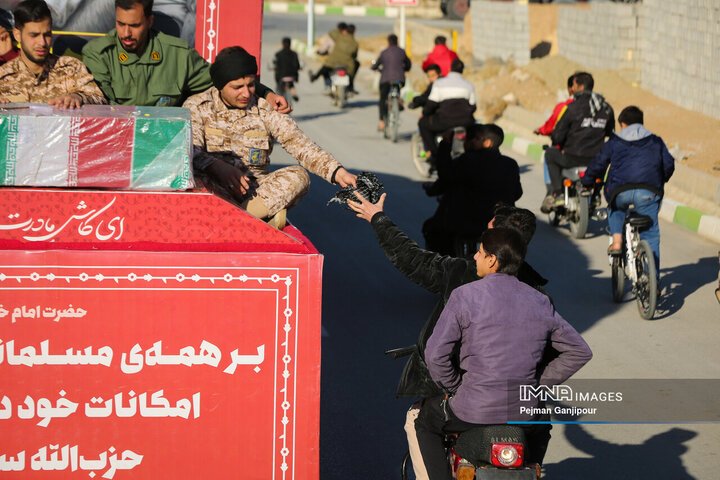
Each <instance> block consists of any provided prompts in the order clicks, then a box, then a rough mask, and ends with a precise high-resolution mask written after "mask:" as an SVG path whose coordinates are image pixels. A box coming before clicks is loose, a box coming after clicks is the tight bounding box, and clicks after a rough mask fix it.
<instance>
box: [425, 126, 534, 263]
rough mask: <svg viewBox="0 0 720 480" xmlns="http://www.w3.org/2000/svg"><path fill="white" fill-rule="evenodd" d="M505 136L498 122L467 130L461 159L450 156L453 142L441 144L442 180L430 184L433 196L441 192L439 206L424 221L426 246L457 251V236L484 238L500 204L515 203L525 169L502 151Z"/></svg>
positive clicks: (438, 159) (439, 162)
mask: <svg viewBox="0 0 720 480" xmlns="http://www.w3.org/2000/svg"><path fill="white" fill-rule="evenodd" d="M503 139H504V133H503V130H502V128H500V127H498V126H497V125H495V124H486V125H480V124H474V125H470V126H469V127H468V129H467V133H466V137H465V153H463V154H462V155H460V156H459V157H457V158H455V159H452V158H451V156H450V153H451V152H450V142H448V141H443V142H442V143H441V144H440V147H439V148H438V158H437V169H438V180H437V181H435V182H434V183H433V184H431V185H428V186H427V188H426V192H427V193H428V195H440V204H439V205H438V208H437V210H436V211H435V214H434V215H433V216H432V217H430V218H429V219H428V220H426V221H425V223H424V224H423V229H422V230H423V236H424V237H425V248H427V249H428V250H433V251H435V252H438V253H442V254H444V255H453V254H454V253H455V248H454V244H455V241H456V240H457V239H458V238H464V237H477V238H479V237H480V235H481V234H482V233H483V232H484V231H485V229H486V227H487V224H488V222H489V221H490V220H491V219H492V218H493V208H494V207H495V205H497V204H498V203H503V204H505V205H515V202H516V201H518V200H519V199H520V197H521V196H522V194H523V190H522V186H521V185H520V169H519V167H518V164H517V162H516V161H515V160H513V159H512V158H510V157H506V156H504V155H502V154H501V153H500V145H502V142H503ZM426 185H427V184H426Z"/></svg>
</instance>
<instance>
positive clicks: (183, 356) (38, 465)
mask: <svg viewBox="0 0 720 480" xmlns="http://www.w3.org/2000/svg"><path fill="white" fill-rule="evenodd" d="M27 192H33V193H34V194H35V200H32V199H30V198H28V197H26V195H27ZM0 196H2V198H3V202H2V205H3V207H2V210H3V211H2V212H0V214H1V215H2V217H0V237H1V239H2V242H3V243H2V244H0V248H4V249H2V250H0V378H2V383H1V384H0V474H1V475H2V476H3V478H9V479H11V478H18V479H27V478H38V479H42V478H62V479H66V478H96V477H98V478H106V479H112V478H117V479H124V478H128V479H137V478H143V479H145V478H173V479H199V478H214V479H231V478H232V479H237V478H242V479H258V480H261V479H262V480H267V479H309V478H318V475H319V465H318V440H319V388H320V382H319V381H320V300H321V283H322V282H321V270H322V257H321V256H320V255H318V254H317V252H316V251H315V250H314V248H313V247H312V245H310V244H309V242H307V240H305V239H304V237H302V235H301V234H300V233H299V232H298V231H297V230H294V229H293V228H292V227H288V228H286V231H289V232H290V233H292V235H293V236H291V235H288V234H287V233H285V232H279V231H277V230H274V229H272V228H270V227H268V226H267V225H265V224H264V223H262V222H260V221H258V220H256V219H253V218H252V217H250V216H248V215H247V214H245V213H244V212H242V211H239V210H237V209H234V207H232V206H230V205H229V204H226V203H225V202H223V201H222V200H219V199H217V198H216V197H213V196H211V195H206V194H197V193H187V194H180V193H178V194H172V193H155V194H149V193H144V194H139V193H133V192H100V191H95V192H93V191H76V190H75V191H63V190H39V189H33V190H30V189H26V190H20V189H17V190H16V189H4V190H0ZM111 200H114V201H113V202H112V203H110V202H111ZM23 202H25V203H23ZM80 202H83V203H84V205H85V208H84V209H79V210H78V205H81V203H80ZM108 204H109V206H108ZM103 208H105V210H103ZM228 209H229V210H228ZM73 210H75V211H77V212H78V213H74V212H72V211H73ZM85 210H94V212H95V213H94V214H93V215H94V218H93V220H91V221H88V220H89V219H90V217H93V215H87V216H86V217H83V218H72V217H73V215H76V216H78V217H80V216H82V215H84V214H85V213H83V212H85ZM195 211H197V212H205V215H204V222H205V223H201V224H200V225H193V224H192V223H191V222H194V221H195V220H196V219H197V218H198V217H199V216H200V214H199V213H197V214H196V213H193V212H195ZM211 211H217V213H218V214H219V215H218V216H214V215H208V212H211ZM98 212H99V213H98ZM183 212H184V213H185V214H186V215H182V213H183ZM230 212H232V213H234V215H231V214H230ZM16 213H17V214H18V216H17V217H16ZM68 213H71V214H70V215H68ZM143 213H144V214H145V215H144V216H143ZM8 217H12V218H8ZM30 218H32V219H33V222H31V223H28V225H30V226H31V228H29V229H27V230H25V231H23V228H25V227H23V228H19V227H17V225H19V224H21V223H22V222H27V221H29V220H30ZM223 218H224V219H226V220H227V222H226V223H227V225H226V226H227V227H228V228H227V229H226V230H224V231H225V237H224V238H221V237H220V235H218V234H216V232H220V231H223V228H222V227H223V224H222V223H218V222H219V220H220V219H223ZM39 219H43V221H42V222H39V221H38V220H39ZM113 219H115V220H113ZM181 219H182V220H181ZM230 220H234V221H235V223H233V222H232V221H230ZM183 222H184V223H183ZM65 223H67V225H66V226H65V227H64V229H63V230H62V231H59V233H58V234H57V236H56V237H51V238H44V239H42V240H39V241H38V240H28V239H27V238H25V237H32V236H33V235H39V234H41V233H42V234H44V236H45V237H47V235H50V234H52V233H53V232H58V230H59V229H60V227H61V226H62V225H65ZM243 224H244V225H246V226H247V225H251V226H254V227H255V228H248V229H243V228H242V225H243ZM32 225H35V226H36V227H37V226H41V228H37V231H33V228H35V227H32ZM111 225H112V227H110V226H111ZM183 225H184V227H185V233H184V234H181V235H180V238H175V239H171V238H170V235H168V236H167V238H165V237H163V235H161V234H160V233H159V232H175V233H177V232H180V231H181V230H182V228H183ZM50 226H52V227H53V228H50ZM105 229H110V230H113V234H112V235H110V234H109V233H108V232H109V230H105ZM202 231H204V232H205V235H202V234H201V232H202ZM98 232H103V233H100V235H98ZM240 232H246V234H245V235H242V238H241V234H240ZM91 237H92V238H91ZM88 238H91V240H88ZM55 240H57V242H55ZM170 240H173V241H170ZM179 240H180V241H179ZM199 240H202V241H203V242H201V243H197V242H199ZM232 240H234V241H235V243H233V242H232ZM141 241H144V242H145V243H144V244H143V245H144V246H145V250H142V251H136V250H134V249H133V248H132V245H133V244H134V243H135V242H141ZM58 242H60V244H67V245H72V244H74V245H75V246H76V247H77V245H82V246H84V248H74V249H55V248H53V243H58ZM83 242H85V243H83ZM103 242H106V243H107V245H105V247H107V246H108V245H110V246H113V247H112V248H114V249H107V248H102V247H101V248H99V249H98V248H97V247H98V246H99V245H102V244H103ZM27 244H39V245H41V246H43V248H42V249H28V248H26V245H27ZM198 244H199V245H202V249H198V248H195V251H193V250H192V248H190V246H192V245H196V246H197V245H198ZM263 244H265V245H270V246H271V247H269V248H267V249H266V250H267V251H262V245H263ZM90 245H92V246H90ZM178 245H186V246H188V248H185V249H182V248H180V247H178ZM282 245H285V246H286V247H287V248H284V247H282ZM15 247H17V248H15ZM170 247H172V248H173V249H174V250H172V251H170V250H169V249H170ZM151 249H152V250H154V251H150V250H151ZM303 249H304V251H303V252H302V253H300V252H301V251H302V250H303ZM283 250H286V251H283ZM287 250H289V252H288V251H287ZM293 250H295V251H294V252H293Z"/></svg>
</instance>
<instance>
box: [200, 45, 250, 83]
mask: <svg viewBox="0 0 720 480" xmlns="http://www.w3.org/2000/svg"><path fill="white" fill-rule="evenodd" d="M257 70H258V67H257V61H256V60H255V57H254V56H252V55H250V54H249V53H248V52H247V51H246V50H245V49H244V48H242V47H226V48H223V49H222V50H220V53H218V55H217V57H215V62H214V63H213V64H212V65H211V66H210V77H211V78H212V82H213V85H215V88H217V89H218V90H222V88H223V87H224V86H225V85H226V84H227V83H228V82H232V81H233V80H237V79H238V78H241V77H246V76H248V75H257Z"/></svg>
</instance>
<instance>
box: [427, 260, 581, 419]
mask: <svg viewBox="0 0 720 480" xmlns="http://www.w3.org/2000/svg"><path fill="white" fill-rule="evenodd" d="M548 342H550V344H551V345H552V346H553V347H554V348H555V349H556V350H557V351H558V352H559V355H558V357H557V358H555V359H554V360H552V361H551V362H550V363H549V364H548V365H547V367H546V368H545V370H544V371H543V372H542V374H541V375H540V381H539V383H541V384H543V385H556V384H559V383H562V382H564V381H565V380H567V379H568V378H569V377H570V376H571V375H572V374H574V373H575V372H577V371H578V370H579V369H580V368H581V367H582V366H583V365H585V364H586V363H587V362H588V361H589V360H590V358H592V352H591V351H590V347H588V345H587V343H585V341H584V340H583V339H582V337H581V336H580V334H579V333H578V332H577V331H576V330H575V329H574V328H573V327H572V326H571V325H570V324H569V323H568V322H567V321H566V320H565V319H563V318H562V317H561V316H560V315H559V314H558V313H557V312H556V311H555V309H554V308H553V306H552V304H551V303H550V300H549V299H548V297H547V296H546V295H543V294H542V293H540V292H538V291H537V290H535V289H534V288H532V287H529V286H528V285H526V284H524V283H522V282H521V281H519V280H518V279H517V278H515V277H514V276H511V275H506V274H503V273H492V274H490V275H487V276H486V277H485V278H483V279H481V280H478V281H476V282H472V283H468V284H466V285H463V286H461V287H458V288H456V289H455V290H454V291H453V293H452V295H451V296H450V300H449V301H448V303H447V305H446V306H445V310H443V312H442V314H441V315H440V319H439V320H438V323H437V325H436V326H435V329H434V330H433V334H432V336H431V337H430V339H429V340H428V342H427V347H426V349H425V361H426V362H427V365H428V369H429V370H430V375H431V376H432V378H433V380H435V381H436V382H438V383H439V384H440V385H441V386H442V387H443V388H444V389H445V390H448V391H450V392H453V393H454V395H453V397H452V398H451V399H450V406H451V408H452V410H453V412H454V413H455V415H457V416H458V418H460V419H461V420H464V421H466V422H470V423H478V424H498V423H506V422H507V421H508V420H509V419H511V418H509V416H508V414H509V413H510V414H512V413H514V412H518V411H519V406H520V405H521V404H520V402H519V400H515V399H516V398H517V397H518V395H517V385H518V384H527V385H537V383H538V381H537V376H536V374H537V373H539V372H536V368H537V364H538V362H540V359H541V358H542V356H543V351H544V350H545V346H546V344H547V343H548ZM457 344H459V358H460V371H458V370H457V369H456V368H455V367H454V366H453V364H452V361H451V359H452V357H453V350H454V349H455V347H456V345H457ZM461 372H464V373H461ZM511 385H512V386H511ZM522 405H523V406H537V402H535V401H534V400H533V402H531V404H528V403H527V402H523V403H522ZM513 418H515V417H513Z"/></svg>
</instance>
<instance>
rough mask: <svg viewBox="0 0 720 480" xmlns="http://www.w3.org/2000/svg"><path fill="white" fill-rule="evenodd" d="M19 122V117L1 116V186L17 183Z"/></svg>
mask: <svg viewBox="0 0 720 480" xmlns="http://www.w3.org/2000/svg"><path fill="white" fill-rule="evenodd" d="M19 122H20V118H19V117H18V116H17V115H0V185H13V184H14V183H15V162H16V155H17V138H18V124H19Z"/></svg>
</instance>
